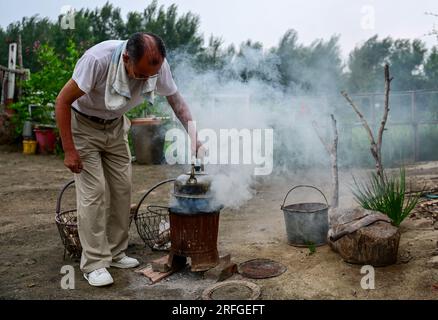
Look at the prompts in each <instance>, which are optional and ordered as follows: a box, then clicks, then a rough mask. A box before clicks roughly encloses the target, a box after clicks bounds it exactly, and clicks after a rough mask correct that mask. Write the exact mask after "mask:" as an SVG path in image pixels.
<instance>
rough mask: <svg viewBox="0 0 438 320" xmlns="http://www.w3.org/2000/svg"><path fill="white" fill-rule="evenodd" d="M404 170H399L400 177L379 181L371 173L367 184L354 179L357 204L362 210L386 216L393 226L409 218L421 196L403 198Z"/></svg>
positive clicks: (404, 189)
mask: <svg viewBox="0 0 438 320" xmlns="http://www.w3.org/2000/svg"><path fill="white" fill-rule="evenodd" d="M405 192H406V179H405V170H404V169H403V168H402V169H400V177H395V176H392V177H390V178H388V177H387V176H386V175H384V177H383V179H381V178H380V177H379V176H378V175H377V174H376V173H375V172H373V173H372V174H371V175H370V177H369V181H368V183H366V184H364V183H360V182H358V181H357V180H356V179H355V178H354V188H353V195H354V198H355V200H356V202H357V203H359V204H360V205H361V206H362V207H363V208H364V209H368V210H373V211H379V212H382V213H384V214H386V215H387V216H388V217H389V218H390V219H391V220H392V223H393V224H394V225H395V226H399V225H400V223H401V222H402V221H403V220H404V219H405V218H406V217H408V216H409V214H410V212H411V211H412V210H413V209H414V208H415V206H416V205H417V203H418V200H419V198H420V195H421V194H414V195H411V196H410V197H408V198H405Z"/></svg>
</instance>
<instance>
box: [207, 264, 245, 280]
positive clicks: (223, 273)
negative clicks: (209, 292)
mask: <svg viewBox="0 0 438 320" xmlns="http://www.w3.org/2000/svg"><path fill="white" fill-rule="evenodd" d="M235 273H237V264H235V263H233V262H226V263H220V264H219V265H217V266H216V267H214V268H213V269H210V270H208V271H206V272H205V273H204V279H209V280H214V281H216V282H220V281H225V280H227V279H228V278H230V277H232V276H233V275H234V274H235Z"/></svg>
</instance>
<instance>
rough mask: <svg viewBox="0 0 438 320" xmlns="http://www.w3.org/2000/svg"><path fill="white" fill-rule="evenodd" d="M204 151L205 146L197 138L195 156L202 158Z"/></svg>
mask: <svg viewBox="0 0 438 320" xmlns="http://www.w3.org/2000/svg"><path fill="white" fill-rule="evenodd" d="M205 152H206V151H205V147H204V146H203V145H202V142H201V141H199V140H198V141H197V142H196V158H197V159H201V160H204V158H205Z"/></svg>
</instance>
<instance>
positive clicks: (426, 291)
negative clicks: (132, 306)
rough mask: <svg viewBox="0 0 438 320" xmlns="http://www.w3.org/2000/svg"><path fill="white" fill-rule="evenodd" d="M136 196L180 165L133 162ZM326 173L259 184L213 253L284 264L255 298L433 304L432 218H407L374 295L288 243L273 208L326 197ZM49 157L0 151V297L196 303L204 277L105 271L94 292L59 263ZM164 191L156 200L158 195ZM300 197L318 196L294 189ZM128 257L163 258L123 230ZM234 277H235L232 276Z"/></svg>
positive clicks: (56, 166) (415, 169) (429, 170)
mask: <svg viewBox="0 0 438 320" xmlns="http://www.w3.org/2000/svg"><path fill="white" fill-rule="evenodd" d="M133 170H134V181H133V183H134V185H133V188H134V199H133V202H134V203H135V202H137V201H138V200H139V198H140V197H141V196H142V194H143V193H144V192H145V191H146V190H147V189H148V188H149V187H151V186H152V185H154V184H155V183H156V182H159V181H161V180H164V179H166V178H170V177H175V176H177V175H178V174H180V173H181V172H182V170H181V168H178V167H169V166H137V165H135V166H134V167H133ZM329 172H330V171H329V170H328V169H327V170H322V169H321V170H312V171H305V172H299V173H295V174H290V175H288V176H285V175H282V176H273V177H270V178H268V179H263V180H261V181H259V183H258V185H257V188H256V189H257V194H256V195H255V197H254V198H253V199H252V200H250V201H249V202H248V203H247V204H246V205H245V206H244V207H242V208H241V209H239V210H224V211H223V212H222V215H221V225H220V232H219V238H220V239H219V248H220V250H221V252H224V253H231V255H232V258H233V260H234V261H236V262H238V263H240V262H244V261H246V260H249V259H254V258H271V259H274V260H277V261H280V262H282V263H283V264H285V265H286V266H287V268H288V270H287V272H286V273H284V274H283V275H281V276H280V277H277V278H272V279H267V280H254V282H255V283H257V284H258V285H260V286H261V287H262V299H404V298H407V299H438V289H437V288H436V286H437V284H438V269H433V268H431V267H428V266H427V261H428V260H429V259H430V258H431V256H432V252H433V251H434V250H435V249H436V248H437V240H438V230H434V228H433V225H432V219H431V218H430V217H427V216H426V217H422V218H410V219H407V220H406V221H405V222H404V223H403V224H402V238H401V243H400V250H399V255H400V258H399V261H398V263H397V264H396V265H393V266H390V267H385V268H377V269H376V283H375V285H376V288H375V290H368V291H366V290H363V289H361V286H360V280H361V278H362V276H363V275H361V273H360V266H354V265H349V264H346V263H344V262H343V261H342V259H341V258H340V257H339V256H338V255H337V254H336V253H334V252H332V251H331V250H330V248H329V247H328V246H323V247H319V248H317V251H316V253H315V254H312V255H311V254H309V250H308V249H306V248H301V249H300V248H295V247H291V246H289V245H287V243H286V232H285V228H284V220H283V215H282V211H281V210H280V204H281V202H282V200H283V197H284V195H285V194H286V192H287V190H288V188H289V187H291V186H293V185H296V184H301V183H306V184H315V185H318V186H320V187H321V188H322V189H323V190H324V192H326V193H328V194H329V193H330V187H329V181H330V176H329V174H330V173H329ZM408 175H409V176H410V177H411V181H412V185H414V186H420V185H423V184H427V185H428V186H429V187H431V186H432V187H437V185H438V163H437V162H435V163H424V164H418V165H416V166H412V167H410V168H409V170H408ZM350 177H351V173H350V172H345V173H343V174H342V175H341V182H342V190H341V191H342V195H343V196H342V197H341V204H342V206H344V207H351V206H353V205H354V203H353V200H352V198H351V195H350V192H349V191H348V189H349V185H348V183H349V182H350ZM71 178H72V176H71V174H70V173H69V172H68V171H67V169H65V168H64V166H63V163H62V161H61V160H60V159H59V158H57V157H55V156H27V157H26V156H24V155H22V154H20V153H19V152H17V151H15V150H10V149H9V150H8V148H5V147H2V148H1V149H0V196H1V204H0V248H1V250H0V298H3V299H4V298H12V299H199V297H200V295H201V293H202V291H203V290H204V289H205V288H206V287H207V286H209V285H210V284H212V283H211V281H207V280H203V279H202V277H201V275H199V274H194V273H191V272H189V271H184V272H180V273H177V274H174V275H172V276H171V277H169V278H167V279H166V280H164V281H162V282H160V283H158V284H156V285H150V284H149V281H148V280H147V279H146V278H144V277H143V276H141V275H139V274H137V273H134V272H133V271H132V270H113V269H111V273H112V275H113V277H114V279H115V284H114V285H113V286H111V287H108V288H92V287H90V286H89V285H88V283H87V282H86V281H85V280H84V279H83V278H82V274H81V272H80V270H79V267H78V263H77V262H75V261H71V260H66V261H64V260H63V247H62V244H61V240H60V237H59V234H58V230H57V228H56V225H55V222H54V215H55V204H56V198H57V194H58V192H59V190H60V188H61V187H62V186H63V184H64V183H65V182H66V181H68V180H69V179H71ZM164 196H165V195H160V194H159V195H157V197H158V198H162V197H164ZM296 197H297V198H300V200H306V198H307V197H316V196H315V195H310V194H309V193H298V194H297V195H296ZM74 201H75V200H74V194H73V191H72V190H71V191H70V192H67V193H66V195H65V199H64V207H65V208H74V206H75V205H74ZM130 233H131V240H130V246H129V249H128V253H129V254H130V255H132V256H135V257H137V258H138V259H139V260H141V262H142V264H144V265H146V264H147V263H149V262H151V261H152V260H153V259H155V258H157V257H160V256H162V255H163V253H160V252H152V251H151V250H150V249H148V248H145V246H144V244H143V243H142V241H141V239H140V238H139V236H138V235H137V232H136V229H135V225H134V224H133V225H132V226H131V230H130ZM63 265H72V266H74V268H75V275H76V288H75V290H63V289H61V286H60V281H61V278H62V275H61V274H60V270H61V267H62V266H63ZM233 278H234V279H239V278H241V277H240V276H239V275H235V276H234V277H233Z"/></svg>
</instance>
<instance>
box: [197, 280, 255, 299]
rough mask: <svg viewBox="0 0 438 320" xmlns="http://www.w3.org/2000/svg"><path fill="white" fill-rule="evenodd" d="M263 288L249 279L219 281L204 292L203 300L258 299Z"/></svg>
mask: <svg viewBox="0 0 438 320" xmlns="http://www.w3.org/2000/svg"><path fill="white" fill-rule="evenodd" d="M260 294H261V290H260V287H259V286H258V285H256V284H255V283H252V282H249V281H241V280H233V281H224V282H221V283H217V284H215V285H213V286H211V287H208V288H207V289H205V290H204V292H203V293H202V299H203V300H257V299H258V298H259V297H260Z"/></svg>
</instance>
